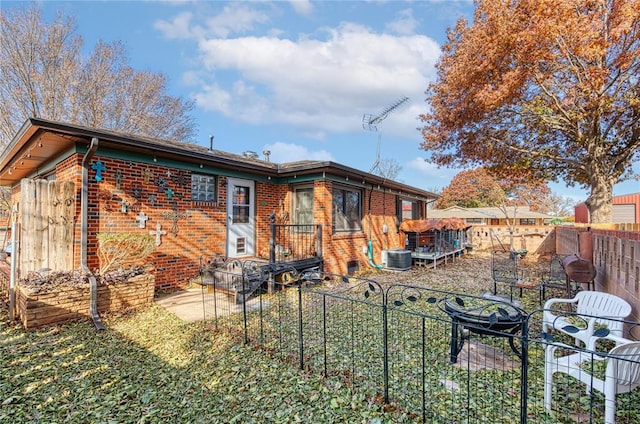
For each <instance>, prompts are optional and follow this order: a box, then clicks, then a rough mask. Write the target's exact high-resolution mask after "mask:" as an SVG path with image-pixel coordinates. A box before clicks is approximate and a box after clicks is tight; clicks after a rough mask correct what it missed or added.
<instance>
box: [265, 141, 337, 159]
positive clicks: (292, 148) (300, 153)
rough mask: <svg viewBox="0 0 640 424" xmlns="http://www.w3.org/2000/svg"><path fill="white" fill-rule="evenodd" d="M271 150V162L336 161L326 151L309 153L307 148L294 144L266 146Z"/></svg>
mask: <svg viewBox="0 0 640 424" xmlns="http://www.w3.org/2000/svg"><path fill="white" fill-rule="evenodd" d="M265 150H269V151H270V152H271V155H270V156H269V158H270V160H271V162H276V163H285V162H296V161H300V160H326V161H335V159H334V158H333V156H332V155H331V153H329V152H328V151H326V150H316V151H309V150H308V149H307V148H306V147H305V146H301V145H299V144H293V143H283V142H277V143H274V144H268V145H266V146H265Z"/></svg>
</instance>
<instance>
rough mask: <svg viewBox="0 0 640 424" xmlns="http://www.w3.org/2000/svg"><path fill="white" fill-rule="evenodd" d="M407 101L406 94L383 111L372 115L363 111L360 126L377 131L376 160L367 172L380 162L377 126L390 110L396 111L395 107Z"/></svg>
mask: <svg viewBox="0 0 640 424" xmlns="http://www.w3.org/2000/svg"><path fill="white" fill-rule="evenodd" d="M408 101H409V98H408V97H407V96H402V97H401V98H400V99H398V100H396V101H395V102H393V103H392V104H390V105H389V106H387V107H386V108H384V109H383V111H382V112H380V113H379V114H377V115H373V114H370V113H365V114H364V115H363V116H362V128H364V129H365V130H369V131H375V132H377V133H378V147H377V149H376V161H375V162H374V164H373V166H372V167H371V169H370V170H369V173H372V172H373V171H374V170H375V169H376V168H377V167H378V165H379V164H380V139H381V135H382V134H381V133H380V132H378V126H379V125H380V124H381V123H382V121H384V120H385V119H386V118H387V116H389V114H390V113H391V112H394V111H396V110H397V109H399V108H400V106H402V105H403V104H405V103H406V102H408Z"/></svg>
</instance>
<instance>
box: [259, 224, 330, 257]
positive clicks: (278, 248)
mask: <svg viewBox="0 0 640 424" xmlns="http://www.w3.org/2000/svg"><path fill="white" fill-rule="evenodd" d="M270 245H271V246H270V253H269V261H270V262H271V263H275V262H293V261H299V260H303V259H308V258H317V257H322V226H321V225H316V224H309V225H303V224H298V225H296V224H275V223H271V240H270Z"/></svg>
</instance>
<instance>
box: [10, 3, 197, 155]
mask: <svg viewBox="0 0 640 424" xmlns="http://www.w3.org/2000/svg"><path fill="white" fill-rule="evenodd" d="M0 24H1V25H0V81H2V83H1V84H0V148H1V147H2V146H3V145H6V143H7V142H8V141H9V140H11V138H12V137H13V136H14V135H15V134H16V133H17V132H18V129H19V128H20V127H21V126H22V124H23V123H24V121H25V120H26V119H27V118H28V117H36V118H44V119H51V120H58V121H64V122H69V123H74V124H80V125H86V126H90V127H96V128H102V129H110V130H116V131H120V132H125V133H135V134H138V135H144V136H149V137H154V138H165V139H171V140H177V141H191V140H192V139H193V138H194V136H195V131H196V127H195V123H194V120H193V118H192V117H191V116H190V112H191V111H192V109H193V106H194V104H193V102H191V101H184V100H182V99H180V98H175V97H171V96H169V95H167V93H166V90H167V87H166V86H167V80H166V77H164V76H163V75H162V74H159V73H152V72H146V71H144V72H140V71H135V70H134V69H133V68H131V67H130V66H129V65H128V58H127V55H126V52H125V50H124V48H123V46H122V44H121V43H119V42H115V43H112V44H106V43H103V42H101V41H99V42H98V43H97V45H96V46H95V49H94V50H93V51H92V52H91V53H90V54H89V56H88V57H86V58H85V57H82V55H81V48H82V44H83V41H82V38H81V37H79V36H77V35H75V34H74V31H75V24H74V19H73V18H70V17H64V16H63V15H62V14H58V16H57V17H56V18H55V20H54V21H53V22H50V23H49V22H44V21H43V19H42V16H41V13H40V10H39V9H38V8H37V7H36V6H30V7H29V8H27V9H21V8H16V9H3V10H2V13H1V14H0Z"/></svg>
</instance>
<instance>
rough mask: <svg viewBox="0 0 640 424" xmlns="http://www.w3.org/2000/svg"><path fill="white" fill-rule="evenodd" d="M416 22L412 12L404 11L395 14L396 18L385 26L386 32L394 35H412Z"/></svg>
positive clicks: (409, 10)
mask: <svg viewBox="0 0 640 424" xmlns="http://www.w3.org/2000/svg"><path fill="white" fill-rule="evenodd" d="M417 27H418V21H417V20H416V18H414V17H413V10H411V9H404V10H401V11H399V12H398V13H397V18H396V19H395V20H394V21H392V22H389V23H388V24H387V25H386V28H387V30H389V31H391V32H394V33H396V34H403V35H409V34H414V33H415V30H416V28H417Z"/></svg>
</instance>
